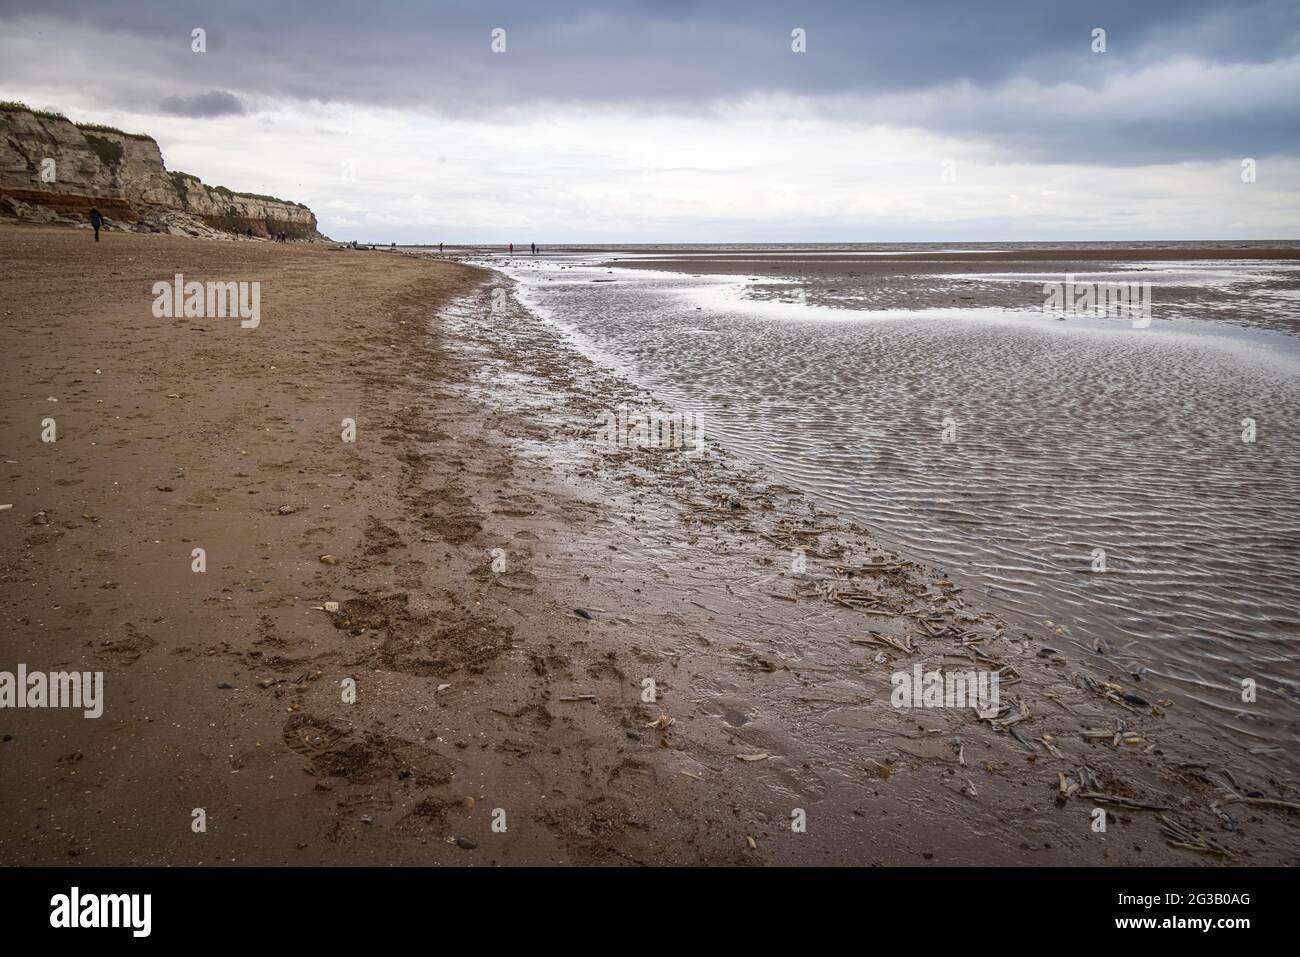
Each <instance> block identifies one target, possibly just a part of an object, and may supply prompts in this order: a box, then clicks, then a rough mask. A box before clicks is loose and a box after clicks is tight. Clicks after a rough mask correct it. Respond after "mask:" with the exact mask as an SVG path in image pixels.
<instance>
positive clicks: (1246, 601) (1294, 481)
mask: <svg viewBox="0 0 1300 957" xmlns="http://www.w3.org/2000/svg"><path fill="white" fill-rule="evenodd" d="M601 261H602V260H601V258H600V257H595V256H590V255H573V256H553V257H549V258H541V259H537V260H533V259H526V260H525V259H516V260H515V262H514V263H513V264H511V263H508V262H506V261H504V260H495V261H493V262H492V263H491V264H492V265H494V266H496V267H498V268H502V269H503V270H504V271H505V272H507V273H508V274H509V275H510V276H511V277H512V278H514V279H515V280H516V281H517V282H518V284H519V294H520V297H521V299H522V300H523V301H524V302H525V304H527V305H528V306H529V307H530V308H532V309H534V310H535V311H536V312H537V313H539V314H540V315H541V316H542V317H543V318H546V319H548V320H549V321H551V322H554V323H556V324H557V325H559V326H560V327H562V328H563V329H565V330H566V331H567V332H569V333H570V334H571V335H572V336H573V337H574V340H575V342H577V344H578V345H579V346H580V347H581V348H583V349H584V350H585V351H586V352H588V353H589V354H591V355H593V357H595V358H597V359H600V360H603V361H604V362H606V363H607V364H609V365H612V366H614V367H615V368H618V369H619V370H620V371H622V372H624V373H625V374H627V375H628V376H629V377H630V378H632V379H633V380H634V381H635V382H637V383H638V384H639V385H642V386H644V387H646V388H649V389H652V390H654V391H655V392H657V393H659V394H660V395H662V396H664V397H665V398H667V399H669V400H670V401H674V402H676V403H678V404H679V405H681V406H682V407H683V408H686V409H690V410H695V411H699V412H701V413H702V414H703V416H704V420H705V423H706V428H707V431H708V434H709V436H710V438H716V439H717V440H719V441H720V442H722V443H723V444H724V445H726V446H727V447H729V448H731V449H733V450H734V451H737V452H739V453H741V454H742V455H744V456H745V457H747V458H750V459H751V460H755V461H759V462H762V463H763V464H765V465H766V466H768V467H769V468H770V469H771V470H772V471H773V472H775V473H776V474H778V475H780V476H782V477H783V478H785V479H786V480H787V481H789V482H791V483H792V484H797V485H798V486H800V487H802V488H804V489H806V490H808V491H809V492H810V493H812V494H813V495H815V496H817V497H818V498H819V499H820V500H821V501H822V502H823V503H824V504H826V505H827V506H829V507H832V508H834V509H835V510H836V511H838V512H840V513H842V514H846V515H849V516H851V517H853V518H855V519H857V520H858V521H860V522H861V523H862V524H864V525H866V526H867V527H869V528H871V529H873V530H874V531H875V533H876V534H877V535H878V536H879V537H880V539H881V540H882V541H883V542H885V543H888V544H890V545H892V546H894V547H896V548H898V549H899V550H901V551H903V552H904V553H906V554H909V555H913V556H916V557H919V558H922V559H924V560H926V561H928V562H930V563H931V564H934V565H937V566H939V567H940V568H943V569H945V570H946V571H947V572H948V573H949V574H951V575H953V576H954V577H956V578H958V579H961V580H962V582H963V584H966V585H967V586H968V587H971V588H973V589H977V590H978V591H979V592H980V593H981V595H982V596H983V600H984V602H985V603H986V604H987V605H990V606H992V607H993V608H995V609H996V610H997V611H999V612H1000V613H1002V614H1003V615H1004V616H1006V617H1007V618H1008V619H1009V620H1011V621H1012V622H1017V621H1018V622H1021V623H1026V624H1027V623H1030V622H1038V623H1042V622H1044V621H1051V622H1052V626H1051V627H1052V628H1055V627H1057V626H1060V627H1063V628H1064V629H1065V633H1064V634H1062V635H1058V636H1057V640H1059V642H1060V643H1061V644H1063V645H1065V644H1068V643H1070V642H1073V643H1074V644H1075V645H1077V646H1078V647H1080V648H1083V649H1094V648H1096V647H1100V648H1102V649H1103V650H1104V651H1105V652H1106V653H1107V654H1108V655H1109V657H1110V660H1111V661H1112V662H1114V664H1115V668H1116V673H1122V672H1126V673H1129V674H1132V673H1138V674H1141V675H1142V676H1143V677H1142V680H1144V681H1145V682H1147V685H1146V686H1147V687H1148V689H1149V690H1150V691H1151V692H1154V693H1155V696H1164V695H1168V696H1170V697H1175V698H1176V700H1177V701H1178V702H1180V704H1182V705H1183V706H1188V707H1192V708H1196V709H1198V710H1200V711H1202V712H1203V714H1204V715H1205V716H1206V718H1207V720H1209V721H1211V722H1212V723H1213V724H1214V725H1216V726H1218V727H1220V728H1222V729H1224V730H1225V731H1229V732H1230V733H1231V737H1233V738H1234V739H1235V740H1238V741H1240V742H1241V743H1242V746H1243V747H1248V748H1251V749H1253V750H1254V751H1255V752H1256V753H1257V754H1261V755H1268V756H1274V755H1280V756H1282V757H1284V758H1285V759H1286V760H1287V762H1288V763H1293V762H1294V761H1295V760H1296V756H1297V753H1298V752H1300V749H1297V747H1296V744H1297V742H1300V733H1298V732H1300V644H1298V643H1297V638H1298V634H1300V568H1297V543H1300V474H1297V469H1296V463H1297V461H1300V457H1298V456H1297V452H1300V449H1298V448H1297V445H1298V443H1300V440H1298V439H1297V435H1296V430H1295V425H1294V424H1295V422H1296V421H1297V420H1298V419H1300V340H1298V339H1297V338H1296V337H1295V336H1292V335H1288V334H1286V333H1285V332H1279V331H1275V330H1274V329H1273V328H1271V325H1272V323H1271V321H1270V318H1271V310H1261V311H1260V313H1259V315H1258V321H1255V322H1250V323H1247V324H1246V325H1247V327H1245V328H1243V326H1242V325H1241V323H1240V316H1238V317H1236V318H1237V320H1238V321H1236V322H1233V323H1228V322H1219V321H1215V319H1214V316H1213V310H1206V312H1207V313H1209V315H1207V316H1206V317H1205V318H1204V319H1200V318H1191V319H1188V318H1185V317H1186V316H1187V315H1188V313H1189V311H1191V312H1193V313H1194V312H1195V310H1194V308H1191V309H1190V310H1189V307H1188V303H1187V301H1184V302H1183V303H1182V307H1183V308H1182V309H1180V311H1179V313H1178V316H1179V318H1178V319H1177V320H1176V321H1162V322H1158V323H1156V324H1154V325H1153V326H1152V327H1151V328H1148V329H1134V328H1132V327H1131V325H1130V324H1128V323H1127V322H1121V321H1114V320H1104V319H1098V320H1076V319H1071V321H1070V322H1068V323H1060V322H1055V321H1053V320H1052V319H1051V318H1050V317H1046V316H1044V315H1043V314H1042V313H1041V311H1037V312H1035V311H1023V310H1022V311H1016V310H1010V309H990V308H980V309H927V310H924V311H918V312H911V311H909V310H907V309H906V308H897V309H891V310H887V311H879V310H873V311H863V310H854V309H828V308H819V307H810V306H803V305H800V304H798V303H797V302H783V301H771V300H767V301H757V300H754V299H752V298H750V297H749V296H747V295H746V287H747V284H746V283H745V282H743V281H738V277H736V276H725V277H713V276H689V275H683V274H673V273H665V272H649V271H643V270H629V269H619V268H613V269H611V268H609V267H607V266H603V265H597V263H600V262H601ZM1142 265H1144V266H1146V267H1148V268H1149V269H1150V271H1151V272H1152V273H1154V274H1155V275H1154V276H1153V277H1152V278H1156V277H1159V278H1161V279H1164V278H1166V276H1167V275H1168V276H1173V275H1176V277H1177V278H1176V280H1175V281H1176V282H1177V283H1178V284H1179V285H1180V286H1181V287H1189V286H1190V287H1195V285H1196V284H1197V283H1204V284H1206V286H1207V288H1208V287H1209V286H1210V285H1214V286H1215V287H1216V289H1219V290H1221V289H1222V287H1223V285H1224V284H1228V285H1231V284H1233V283H1234V282H1236V281H1238V279H1237V277H1238V276H1241V277H1244V278H1242V279H1240V282H1241V283H1243V285H1253V284H1256V283H1257V282H1258V281H1259V274H1260V272H1261V271H1264V272H1268V271H1269V270H1270V268H1271V267H1270V264H1263V265H1261V264H1258V263H1251V264H1250V266H1249V267H1243V265H1242V264H1241V263H1240V262H1236V263H1231V264H1223V266H1222V267H1217V266H1216V265H1215V264H1213V263H1203V262H1197V263H1195V264H1194V265H1192V266H1191V267H1189V266H1188V265H1187V264H1186V263H1181V264H1177V265H1167V266H1162V265H1161V264H1159V263H1144V264H1142ZM961 268H962V270H963V272H962V275H963V276H971V275H976V274H975V273H972V272H971V266H970V265H965V264H964V265H963V266H962V267H961ZM1288 268H1289V267H1287V266H1284V265H1280V264H1279V265H1278V267H1277V274H1279V275H1281V274H1285V272H1286V270H1287V269H1288ZM1162 270H1167V272H1166V273H1164V274H1162V272H1161V271H1162ZM1113 272H1114V271H1113V270H1110V269H1108V270H1107V273H1108V275H1107V276H1106V277H1105V279H1104V280H1102V281H1113V279H1112V275H1111V274H1112V273H1113ZM1292 275H1294V273H1292ZM999 278H1000V279H1002V280H1007V279H1015V280H1020V279H1022V277H1021V276H1019V275H1015V276H1008V275H1006V274H1003V275H1002V276H1001V277H999ZM1143 278H1145V277H1143ZM594 280H606V281H603V282H595V281H594ZM608 280H614V281H612V282H611V281H608ZM1023 280H1024V281H1031V280H1032V281H1038V282H1041V281H1043V278H1042V276H1041V274H1040V275H1035V276H1033V277H1030V276H1025V277H1023ZM764 282H765V283H767V284H769V285H770V284H771V282H772V280H770V279H766V278H765V280H764ZM1247 295H1248V293H1247V292H1246V291H1244V290H1243V301H1244V302H1246V303H1249V300H1248V299H1246V298H1245V296H1247ZM1184 299H1185V300H1186V297H1184ZM904 305H905V304H900V307H901V306H904ZM1193 307H1194V297H1193ZM1243 308H1244V309H1246V310H1247V312H1249V306H1248V305H1247V306H1243ZM1245 419H1253V420H1254V422H1255V428H1256V430H1257V434H1256V440H1255V441H1254V442H1246V441H1243V429H1244V425H1243V420H1245ZM945 424H946V425H947V426H948V431H947V436H946V437H947V438H949V439H954V440H953V441H945ZM954 429H955V432H954ZM1099 549H1100V550H1104V563H1105V570H1104V571H1101V570H1097V569H1098V568H1100V558H1101V552H1099V551H1097V550H1099ZM1036 633H1040V634H1041V633H1042V630H1041V628H1039V629H1037V631H1036ZM1099 642H1100V644H1098V643H1099ZM1245 678H1251V679H1254V680H1255V681H1256V682H1257V684H1258V689H1259V690H1258V695H1259V698H1258V701H1257V702H1256V703H1254V704H1243V703H1242V701H1241V693H1240V687H1241V682H1242V680H1243V679H1245ZM1274 749H1282V750H1281V751H1275V750H1274Z"/></svg>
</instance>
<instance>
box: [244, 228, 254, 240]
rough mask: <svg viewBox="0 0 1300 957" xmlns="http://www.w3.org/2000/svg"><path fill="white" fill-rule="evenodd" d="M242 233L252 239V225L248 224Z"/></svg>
mask: <svg viewBox="0 0 1300 957" xmlns="http://www.w3.org/2000/svg"><path fill="white" fill-rule="evenodd" d="M244 235H246V236H247V237H248V238H249V239H252V238H253V227H252V226H249V227H248V230H247V231H246V232H245V233H244Z"/></svg>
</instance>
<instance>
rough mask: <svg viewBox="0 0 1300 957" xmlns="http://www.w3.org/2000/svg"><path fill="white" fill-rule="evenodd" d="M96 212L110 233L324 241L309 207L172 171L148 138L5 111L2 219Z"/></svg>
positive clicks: (71, 218) (75, 217)
mask: <svg viewBox="0 0 1300 957" xmlns="http://www.w3.org/2000/svg"><path fill="white" fill-rule="evenodd" d="M92 206H97V207H98V208H99V210H100V212H102V213H103V214H104V216H105V218H106V219H108V220H109V222H110V223H112V224H114V225H117V226H127V227H128V228H132V229H136V230H140V231H146V232H147V231H153V232H172V233H188V234H191V235H212V234H221V233H230V234H246V233H247V232H248V231H250V230H251V231H252V233H253V235H255V236H263V237H265V236H271V235H275V234H277V233H285V234H286V235H287V236H289V237H290V238H292V239H317V238H321V237H320V233H319V232H318V231H317V228H316V217H315V215H314V214H313V213H312V211H311V210H310V209H308V208H307V207H306V206H302V205H299V204H297V203H293V202H288V201H285V200H279V199H275V198H273V197H266V196H254V195H249V194H243V193H236V192H233V191H231V190H228V189H226V188H225V187H221V186H216V187H214V186H208V185H205V184H204V183H203V182H201V181H200V180H199V179H198V178H197V177H194V176H190V175H189V174H186V173H178V172H169V171H168V170H167V169H166V167H165V166H164V165H163V158H162V152H161V150H159V148H158V143H157V142H156V141H155V140H154V139H153V138H151V137H148V136H145V135H143V134H127V133H121V132H117V131H111V130H107V129H103V128H94V127H83V126H78V125H77V124H75V123H73V122H71V121H70V120H67V119H63V118H60V117H55V116H52V115H49V114H39V113H34V112H32V111H30V110H23V109H5V110H0V216H9V217H12V218H15V219H19V220H23V221H30V222H46V223H58V222H85V221H86V220H87V216H88V215H89V211H90V208H91V207H92Z"/></svg>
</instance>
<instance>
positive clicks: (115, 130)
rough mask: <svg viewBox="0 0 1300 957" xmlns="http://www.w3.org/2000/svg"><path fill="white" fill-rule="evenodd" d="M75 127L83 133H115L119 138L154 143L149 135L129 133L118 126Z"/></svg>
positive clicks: (100, 124) (83, 124)
mask: <svg viewBox="0 0 1300 957" xmlns="http://www.w3.org/2000/svg"><path fill="white" fill-rule="evenodd" d="M73 126H75V127H76V128H77V129H79V130H81V132H83V133H85V132H86V131H87V130H89V131H90V132H92V133H115V134H117V135H118V136H125V137H126V138H127V139H129V140H142V141H143V142H145V143H152V142H154V138H153V137H152V136H150V135H149V134H148V133H128V132H126V131H125V130H119V129H118V128H117V127H116V126H105V125H104V124H102V123H74V124H73Z"/></svg>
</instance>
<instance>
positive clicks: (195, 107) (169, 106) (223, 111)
mask: <svg viewBox="0 0 1300 957" xmlns="http://www.w3.org/2000/svg"><path fill="white" fill-rule="evenodd" d="M158 109H159V110H160V111H161V112H163V113H168V114H170V115H172V116H192V117H196V118H207V117H214V116H239V115H241V114H243V113H246V112H248V111H247V109H245V107H244V102H243V101H242V100H241V99H240V98H239V97H237V96H235V94H233V93H227V92H225V91H224V90H209V91H208V92H207V93H197V94H195V95H194V96H169V97H167V98H166V99H164V100H163V101H162V103H160V104H159V105H158Z"/></svg>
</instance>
